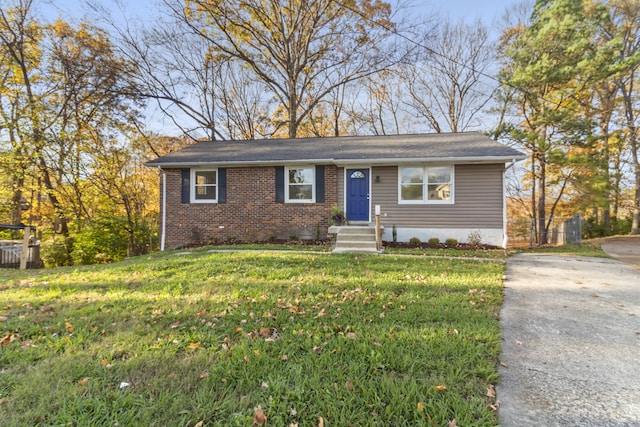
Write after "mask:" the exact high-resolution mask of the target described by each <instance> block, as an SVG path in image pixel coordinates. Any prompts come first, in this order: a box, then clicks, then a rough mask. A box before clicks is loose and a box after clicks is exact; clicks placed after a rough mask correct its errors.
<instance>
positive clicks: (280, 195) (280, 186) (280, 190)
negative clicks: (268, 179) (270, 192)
mask: <svg viewBox="0 0 640 427" xmlns="http://www.w3.org/2000/svg"><path fill="white" fill-rule="evenodd" d="M276 203H284V166H276Z"/></svg>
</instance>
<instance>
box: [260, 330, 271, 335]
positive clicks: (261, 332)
mask: <svg viewBox="0 0 640 427" xmlns="http://www.w3.org/2000/svg"><path fill="white" fill-rule="evenodd" d="M259 334H260V336H261V337H268V336H269V335H271V328H260V331H259Z"/></svg>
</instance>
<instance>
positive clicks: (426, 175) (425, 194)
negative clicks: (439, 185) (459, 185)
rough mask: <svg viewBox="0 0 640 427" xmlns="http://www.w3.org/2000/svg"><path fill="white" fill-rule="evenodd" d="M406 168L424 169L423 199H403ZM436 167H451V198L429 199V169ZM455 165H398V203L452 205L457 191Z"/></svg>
mask: <svg viewBox="0 0 640 427" xmlns="http://www.w3.org/2000/svg"><path fill="white" fill-rule="evenodd" d="M405 168H407V169H408V168H417V169H422V200H402V169H405ZM435 168H449V172H450V176H451V182H450V183H449V185H450V186H451V196H450V197H449V200H429V199H428V196H429V194H428V190H429V182H428V178H429V169H435ZM455 182H456V180H455V167H454V165H431V166H424V165H403V166H398V204H400V205H452V204H454V191H455Z"/></svg>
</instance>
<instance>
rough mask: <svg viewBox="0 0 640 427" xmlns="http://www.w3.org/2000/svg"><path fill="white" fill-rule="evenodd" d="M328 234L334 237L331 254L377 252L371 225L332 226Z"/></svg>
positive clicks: (373, 230)
mask: <svg viewBox="0 0 640 427" xmlns="http://www.w3.org/2000/svg"><path fill="white" fill-rule="evenodd" d="M328 233H329V234H335V236H336V238H335V247H334V248H333V252H336V253H340V252H368V253H378V252H379V251H378V250H377V248H376V229H375V227H374V226H373V225H340V226H337V225H332V226H331V227H329V231H328Z"/></svg>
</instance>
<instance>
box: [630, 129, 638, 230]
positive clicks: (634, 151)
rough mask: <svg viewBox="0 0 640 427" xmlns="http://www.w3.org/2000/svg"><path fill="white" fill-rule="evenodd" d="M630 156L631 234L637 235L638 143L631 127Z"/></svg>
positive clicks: (634, 131) (634, 130)
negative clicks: (632, 174) (633, 175)
mask: <svg viewBox="0 0 640 427" xmlns="http://www.w3.org/2000/svg"><path fill="white" fill-rule="evenodd" d="M629 133H630V135H629V136H630V138H629V139H630V141H629V142H630V144H631V154H632V157H633V159H632V161H633V171H634V173H635V192H634V198H633V223H632V224H631V234H633V235H634V236H635V235H637V234H638V225H639V224H638V223H639V222H640V159H638V141H637V138H636V128H635V126H631V127H630V129H629Z"/></svg>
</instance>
